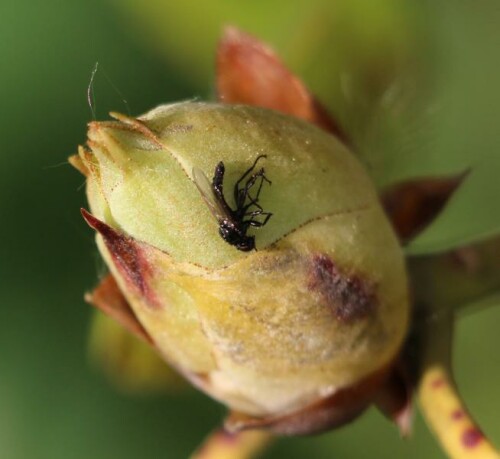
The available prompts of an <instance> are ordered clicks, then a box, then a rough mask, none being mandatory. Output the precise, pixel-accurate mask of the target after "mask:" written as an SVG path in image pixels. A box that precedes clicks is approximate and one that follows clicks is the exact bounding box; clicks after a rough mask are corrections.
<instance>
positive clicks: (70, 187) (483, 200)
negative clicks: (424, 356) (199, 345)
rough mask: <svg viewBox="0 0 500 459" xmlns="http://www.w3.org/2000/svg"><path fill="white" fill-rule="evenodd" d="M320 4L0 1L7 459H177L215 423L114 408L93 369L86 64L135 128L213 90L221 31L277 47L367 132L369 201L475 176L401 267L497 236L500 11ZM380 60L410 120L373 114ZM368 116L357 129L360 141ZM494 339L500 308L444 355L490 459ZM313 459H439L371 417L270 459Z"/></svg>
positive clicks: (437, 4) (205, 414) (166, 404)
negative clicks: (415, 183) (408, 95)
mask: <svg viewBox="0 0 500 459" xmlns="http://www.w3.org/2000/svg"><path fill="white" fill-rule="evenodd" d="M331 3H332V2H326V1H325V2H321V1H319V0H318V1H316V2H305V1H303V2H300V1H296V2H289V1H288V2H285V1H280V0H272V1H270V0H268V1H266V2H261V1H255V2H241V3H236V2H234V3H233V2H226V1H223V0H213V1H207V2H199V3H196V2H181V1H180V0H179V1H177V0H175V1H173V0H172V1H168V2H167V1H160V0H151V1H149V2H134V1H132V0H126V1H118V0H115V1H114V3H113V2H99V1H97V0H87V1H84V0H74V1H72V2H63V1H60V0H46V1H45V2H40V1H34V2H33V1H28V0H19V1H17V2H7V1H6V0H3V2H2V3H1V4H0V17H1V18H2V27H1V28H0V38H1V39H0V56H1V57H2V63H1V72H0V95H1V97H0V100H1V103H2V110H1V115H0V117H1V123H0V134H1V135H0V206H1V207H0V221H1V225H0V232H1V241H2V244H1V247H2V248H1V252H0V254H1V258H0V260H1V261H0V457H1V458H5V459H18V458H19V459H32V458H33V459H45V458H47V459H49V458H50V459H58V458H72V459H73V458H75V459H78V458H87V457H92V458H94V459H100V458H103V459H104V458H113V457H120V458H121V459H129V458H130V459H132V458H137V457H147V458H154V459H156V458H158V459H159V458H169V459H170V458H184V457H187V456H188V454H189V452H191V451H192V450H193V449H194V448H195V446H196V445H198V444H199V443H200V441H201V439H202V437H203V436H204V435H205V434H206V433H207V432H208V431H209V430H210V429H211V428H212V427H213V426H215V425H216V424H217V423H218V422H219V421H220V419H221V418H222V416H223V413H224V410H223V409H222V408H221V407H220V406H219V405H217V404H216V403H215V402H212V401H210V400H209V399H207V398H206V397H205V396H203V395H201V394H198V393H196V392H195V391H188V392H186V393H184V394H180V395H179V394H172V395H169V394H165V395H161V396H158V395H157V396H140V397H139V396H130V395H126V394H123V393H120V392H118V391H117V390H116V389H115V388H114V387H112V386H110V384H109V383H108V382H107V380H106V379H105V378H104V377H103V375H102V374H101V373H100V372H99V371H97V370H95V369H93V368H92V367H91V366H90V365H89V363H88V360H87V355H86V352H87V351H86V341H87V332H88V327H89V318H90V311H89V308H88V306H87V305H86V304H85V303H84V302H83V299H82V294H83V291H84V290H85V289H90V288H91V287H92V286H93V285H94V283H95V280H96V277H97V274H98V273H101V272H102V270H103V266H102V263H101V262H100V261H99V258H98V255H97V252H96V249H95V248H94V244H93V235H92V233H91V231H90V230H89V229H88V228H87V227H86V226H85V224H84V223H83V221H82V219H81V217H80V214H79V208H80V207H81V206H84V205H85V200H84V193H83V188H82V185H83V179H82V177H81V176H80V175H79V174H78V173H77V172H75V171H74V170H72V168H71V167H69V166H68V165H67V163H66V157H67V156H68V155H69V154H71V153H73V152H75V150H76V146H77V144H78V143H82V142H83V141H84V139H85V130H86V128H85V125H86V123H87V122H88V121H90V120H91V119H92V116H93V115H92V113H91V110H90V109H89V106H88V104H87V87H88V85H89V80H90V74H91V71H92V69H93V68H94V66H95V63H96V62H97V61H98V62H99V70H98V72H97V74H96V78H95V82H94V83H95V84H94V90H95V100H96V106H95V111H96V117H97V118H98V119H102V118H105V117H106V116H107V112H108V111H110V110H118V111H122V112H127V111H128V110H130V112H131V113H132V114H138V113H141V112H143V111H146V110H147V109H149V108H151V107H152V106H154V105H157V104H159V103H163V102H169V101H175V100H179V99H186V98H192V97H201V98H205V97H207V96H209V95H210V94H211V91H212V80H213V78H212V77H213V75H212V66H211V65H212V64H211V62H212V60H213V51H214V48H215V43H216V39H217V36H218V34H219V31H220V28H221V26H222V25H224V24H226V23H233V24H236V25H238V26H241V27H243V28H244V29H246V30H248V31H250V32H252V33H255V34H256V35H258V36H260V37H261V38H263V39H265V40H267V41H269V42H271V43H273V44H274V45H275V46H276V48H277V49H278V50H279V52H280V53H281V54H282V55H283V56H284V58H285V60H286V61H287V62H288V63H289V64H290V65H291V66H292V67H293V68H294V70H295V71H297V72H298V73H300V74H301V75H303V76H304V79H305V80H306V81H307V82H308V84H309V86H310V87H311V88H312V89H313V90H315V92H317V93H318V94H319V95H320V96H321V97H322V98H323V100H325V101H326V103H327V104H328V105H329V106H330V107H331V108H332V110H333V111H334V112H335V113H337V115H338V116H339V117H340V118H341V119H343V121H344V122H345V123H346V124H347V125H349V126H350V127H351V129H352V130H353V131H354V132H359V133H360V141H359V142H360V146H361V151H362V153H363V154H364V155H365V156H366V157H367V158H368V160H367V161H368V163H369V166H370V167H371V169H372V172H373V174H374V177H375V179H376V180H377V182H378V183H379V184H386V183H390V182H391V181H393V180H395V179H398V178H403V177H410V176H415V175H421V174H424V173H438V172H440V173H442V172H457V171H461V170H464V169H465V168H469V167H473V172H472V174H471V176H470V180H469V181H468V182H467V183H466V186H465V187H464V189H463V190H462V191H461V192H460V194H459V195H457V196H456V198H455V199H454V200H453V202H452V203H451V205H450V207H449V208H448V210H447V212H446V214H444V215H443V217H442V218H441V220H440V221H439V222H437V224H436V225H434V226H433V227H432V228H431V229H430V230H429V231H428V232H427V233H425V234H423V235H422V236H421V238H419V239H418V240H417V241H416V242H415V244H414V245H413V246H412V247H411V248H410V250H411V251H413V252H418V253H425V252H429V251H435V250H442V249H444V248H447V247H449V246H453V245H456V244H459V243H465V242H469V241H471V240H474V238H476V237H478V236H486V235H491V234H495V233H498V231H499V229H500V204H499V203H500V199H499V198H500V180H498V177H499V173H500V149H499V146H500V145H499V143H500V141H499V140H500V135H499V131H498V126H497V124H498V121H499V120H500V89H499V88H498V81H500V78H499V77H500V59H498V49H500V47H499V45H500V32H499V30H500V28H499V25H500V8H499V7H498V3H497V2H495V1H493V0H491V1H489V0H482V1H479V2H465V1H457V2H453V5H451V6H450V5H449V4H448V2H444V1H443V2H441V1H433V2H430V1H429V2H427V4H426V2H421V3H422V5H421V7H419V8H417V7H416V6H415V5H414V3H415V2H409V1H407V2H404V1H403V2H396V1H395V0H394V1H391V0H387V1H385V0H384V1H382V0H381V1H379V2H373V1H370V0H356V1H347V0H346V1H340V0H339V1H338V2H336V3H335V4H334V6H332V5H331ZM387 56H389V57H390V59H389V60H387V61H384V59H386V58H387ZM408 56H410V58H408ZM372 58H373V59H372ZM378 58H380V60H379V61H377V59H378ZM374 62H375V64H376V66H378V65H380V68H381V69H382V71H380V69H378V70H377V75H378V77H379V80H376V81H379V82H380V81H381V82H382V83H387V81H389V80H390V78H391V76H393V75H399V73H398V72H399V71H400V70H401V69H402V70H401V72H403V73H402V74H405V73H404V72H408V73H409V74H410V75H411V74H412V72H416V71H417V70H415V69H419V70H418V71H419V72H420V71H422V69H423V71H422V72H423V73H422V75H421V78H422V80H420V81H426V82H427V83H426V86H425V91H424V92H423V93H422V92H420V89H419V91H418V92H417V96H415V99H414V101H416V102H417V103H416V105H408V107H410V108H408V109H405V110H404V111H403V112H402V115H401V116H400V117H397V120H399V121H398V122H394V118H391V117H390V116H386V113H385V112H384V111H383V110H382V111H381V112H380V113H379V112H378V111H377V110H378V109H377V110H374V109H373V106H375V105H376V104H375V101H376V96H377V94H378V93H377V90H378V87H377V86H376V85H375V89H373V87H370V88H371V89H370V88H367V86H366V85H364V83H363V81H358V80H357V74H358V73H357V72H361V71H366V69H370V68H372V67H371V66H372V65H375V64H374ZM394 62H396V63H397V65H394V66H392V67H391V65H392V64H391V63H394ZM380 63H382V64H380ZM344 70H347V71H348V72H351V75H353V83H352V84H353V88H354V94H355V102H352V100H351V103H348V102H346V100H345V98H344V96H343V92H342V84H341V83H342V82H341V81H340V78H339V77H338V75H339V72H342V71H344ZM419 77H420V74H419ZM382 83H381V86H383V84H382ZM405 87H406V86H404V85H403V88H405ZM371 90H373V91H372V92H370V91H371ZM402 97H405V96H404V95H403V96H402ZM123 98H125V99H126V101H127V103H125V102H124V101H123ZM427 101H429V104H431V103H432V104H433V103H434V102H436V101H437V102H436V103H438V105H439V109H440V110H438V115H433V117H431V118H430V120H429V119H428V118H427V117H426V116H423V115H422V116H421V114H422V113H424V112H425V107H426V104H427ZM412 107H419V109H418V110H420V111H417V110H415V113H414V110H413V108H412ZM422 107H423V108H422ZM367 119H370V120H372V124H371V126H372V127H371V129H370V130H368V131H369V132H366V131H364V130H363V129H362V128H361V127H360V126H364V125H365V123H366V120H367ZM409 125H411V126H416V128H411V129H410V128H407V126H409ZM380 133H382V134H383V135H381V134H380ZM390 133H394V136H391V135H390ZM410 134H411V136H410ZM398 136H400V137H398ZM407 136H410V137H407ZM403 146H405V147H404V148H403ZM370 155H371V156H370ZM166 224H168V222H166ZM499 256H500V254H499ZM498 324H500V310H499V309H494V308H492V309H488V310H485V311H481V312H480V313H478V314H474V315H467V316H465V317H464V319H463V320H462V321H461V322H460V325H459V327H458V331H457V346H456V367H457V378H458V382H459V384H460V385H461V387H462V390H463V392H464V395H465V397H466V399H467V400H468V401H469V403H470V408H471V410H472V412H474V413H475V414H476V415H477V417H478V419H479V421H480V422H481V423H482V425H483V426H484V428H485V430H486V432H487V433H488V434H489V435H490V436H491V437H492V438H493V440H494V441H496V443H497V444H499V443H500V418H499V415H498V412H499V411H500V410H499V408H500V396H499V392H498V387H500V365H499V364H498V362H499V360H498V351H497V349H498V343H499V341H498ZM306 455H307V456H309V457H314V458H327V457H342V458H346V459H347V458H362V457H372V458H376V457H380V458H385V457H407V458H422V457H425V458H436V459H437V458H442V457H443V454H442V453H441V452H440V451H439V449H438V448H437V446H436V444H435V443H434V441H433V440H432V439H431V437H430V434H429V433H428V432H427V430H426V428H425V426H424V424H423V422H422V421H421V419H420V418H419V417H418V416H417V418H416V425H415V432H414V436H413V438H412V439H411V440H409V441H401V440H400V439H399V438H398V433H397V432H396V430H395V428H393V427H392V426H391V425H390V424H389V423H388V422H386V421H385V420H384V419H383V418H382V417H381V416H380V415H379V414H378V413H376V412H375V411H373V410H372V411H370V412H368V413H367V415H365V416H364V417H363V418H362V419H360V420H359V421H357V422H356V423H354V424H353V425H352V426H350V427H348V428H344V429H341V430H339V431H337V432H332V433H328V434H325V435H322V436H320V437H315V438H302V439H287V440H283V441H281V442H279V443H278V444H277V445H276V446H274V447H273V448H272V449H271V450H270V451H269V452H268V454H267V456H266V457H287V458H301V457H304V456H306Z"/></svg>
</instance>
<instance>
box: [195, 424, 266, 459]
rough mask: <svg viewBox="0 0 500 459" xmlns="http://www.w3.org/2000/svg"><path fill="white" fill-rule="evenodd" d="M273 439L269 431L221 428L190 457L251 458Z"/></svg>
mask: <svg viewBox="0 0 500 459" xmlns="http://www.w3.org/2000/svg"><path fill="white" fill-rule="evenodd" d="M272 439H273V436H272V435H271V434H270V433H269V432H266V431H261V430H248V431H244V432H239V433H237V434H229V433H227V432H226V431H225V430H223V429H219V430H216V431H214V432H212V433H211V434H210V435H209V436H208V437H207V439H206V440H205V442H204V443H203V445H202V446H201V447H200V448H199V449H198V450H197V451H196V452H195V453H194V454H193V455H192V456H191V458H190V459H251V458H254V457H256V456H257V455H258V454H260V453H261V452H262V451H263V450H264V449H265V448H266V447H267V446H268V445H269V443H270V442H271V440H272Z"/></svg>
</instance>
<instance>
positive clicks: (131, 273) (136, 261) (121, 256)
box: [81, 209, 156, 305]
mask: <svg viewBox="0 0 500 459" xmlns="http://www.w3.org/2000/svg"><path fill="white" fill-rule="evenodd" d="M81 212H82V216H83V218H84V219H85V221H86V222H87V224H88V225H89V226H90V227H91V228H93V229H94V230H96V231H97V232H98V233H99V234H100V235H101V236H102V238H103V240H104V243H105V244H106V247H107V249H108V250H109V252H110V254H111V257H112V259H113V262H114V264H115V265H116V267H117V269H118V270H119V271H120V273H121V274H122V276H123V277H124V279H125V280H126V282H127V283H130V284H132V285H133V286H134V287H135V289H136V290H137V291H138V293H139V294H140V295H141V296H143V297H144V298H145V299H146V300H147V303H148V304H151V305H155V303H156V301H155V296H154V294H153V293H152V292H151V290H150V288H149V286H148V283H147V280H146V276H147V275H148V271H149V269H150V268H149V266H148V264H147V262H146V260H145V259H144V256H143V255H142V254H141V250H140V248H139V246H138V244H137V243H136V242H135V241H134V240H133V239H131V238H129V237H127V236H124V235H122V234H120V233H118V232H117V231H115V230H114V229H113V228H111V227H110V226H108V225H107V224H106V223H104V222H102V221H101V220H99V219H97V218H95V217H94V216H93V215H92V214H90V213H89V212H87V211H86V210H85V209H81Z"/></svg>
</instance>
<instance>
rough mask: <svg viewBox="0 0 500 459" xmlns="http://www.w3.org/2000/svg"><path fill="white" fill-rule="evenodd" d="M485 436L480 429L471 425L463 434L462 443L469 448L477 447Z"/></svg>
mask: <svg viewBox="0 0 500 459" xmlns="http://www.w3.org/2000/svg"><path fill="white" fill-rule="evenodd" d="M483 438H484V435H483V433H482V432H481V431H480V430H479V429H477V428H475V427H470V428H469V429H467V430H466V431H465V432H464V433H463V434H462V445H463V446H464V447H465V448H467V449H471V448H475V447H476V446H477V445H478V444H479V443H481V441H482V440H483Z"/></svg>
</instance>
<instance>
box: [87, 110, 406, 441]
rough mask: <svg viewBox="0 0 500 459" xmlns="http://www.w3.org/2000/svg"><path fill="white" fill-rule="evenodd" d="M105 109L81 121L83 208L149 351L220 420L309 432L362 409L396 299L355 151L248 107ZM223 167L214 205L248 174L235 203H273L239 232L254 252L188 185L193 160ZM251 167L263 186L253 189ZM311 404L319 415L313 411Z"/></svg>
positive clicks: (401, 296)
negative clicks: (215, 408) (225, 412)
mask: <svg viewBox="0 0 500 459" xmlns="http://www.w3.org/2000/svg"><path fill="white" fill-rule="evenodd" d="M113 117H114V118H116V121H110V122H92V123H90V127H89V133H88V142H87V145H88V148H87V147H85V148H83V147H82V148H80V152H79V154H80V159H79V160H78V165H79V168H80V169H81V170H84V171H85V173H86V175H87V193H88V199H89V204H90V209H91V213H88V212H86V211H83V213H84V217H85V219H86V220H87V222H88V223H89V225H90V226H91V227H93V228H94V229H95V230H96V231H97V233H98V235H97V243H98V246H99V249H100V251H101V253H102V255H103V257H104V259H105V261H106V263H107V264H108V266H109V268H110V270H111V272H112V274H113V275H114V276H115V278H116V280H117V282H118V284H119V286H120V288H121V290H122V292H123V293H124V295H125V296H126V298H127V300H128V301H129V303H130V305H131V307H132V309H133V311H134V313H135V315H136V316H137V318H138V320H139V321H140V323H141V324H142V326H143V327H144V329H145V330H146V331H147V333H148V334H149V335H150V336H151V338H152V340H153V341H154V344H155V346H156V348H157V349H158V351H159V352H160V353H161V354H162V356H163V357H164V358H165V359H166V360H167V361H168V362H169V363H170V364H171V365H172V366H174V367H175V368H177V369H178V370H179V372H181V373H182V374H183V375H184V376H185V377H186V378H188V379H189V380H190V381H191V382H192V383H194V384H195V385H197V386H198V387H200V388H201V389H203V390H204V391H206V392H207V393H209V394H210V395H211V396H213V397H215V398H216V399H219V400H221V401H222V402H224V403H225V404H226V405H228V406H229V407H230V408H231V409H232V410H233V411H236V412H239V413H241V415H240V416H239V418H238V420H237V421H235V422H234V424H233V427H234V428H244V427H245V426H247V425H252V422H254V421H255V419H257V420H266V422H267V424H266V426H269V427H271V428H273V425H275V426H277V425H278V424H279V426H278V427H276V430H278V431H282V432H285V433H308V432H313V431H318V430H321V429H324V428H326V427H329V426H331V425H334V424H338V423H339V422H344V421H345V420H347V419H349V418H352V417H353V416H354V415H355V414H357V413H358V412H360V411H361V410H362V409H363V408H364V407H365V406H366V404H367V403H369V401H370V397H371V396H372V395H373V393H374V391H375V390H376V388H377V387H378V386H379V385H380V384H381V383H382V382H383V379H384V375H385V374H386V373H387V369H388V368H389V367H390V366H391V363H392V362H393V361H394V359H395V358H396V356H397V354H398V351H399V349H400V347H401V344H402V341H403V339H404V337H405V334H406V331H407V324H408V309H409V308H408V298H407V280H406V272H405V267H404V261H403V255H402V251H401V248H400V246H399V244H398V241H397V239H396V237H395V236H394V234H393V232H392V229H391V227H390V224H389V223H388V221H387V220H386V217H385V215H384V213H383V211H382V209H381V207H380V205H379V202H378V197H377V194H376V191H375V189H374V187H373V185H372V183H371V181H370V179H369V177H368V176H367V174H366V172H365V171H364V170H363V168H362V166H361V165H360V163H359V162H358V161H357V159H356V158H355V157H354V155H353V154H352V153H351V152H350V151H348V150H347V149H346V147H345V146H344V145H343V144H342V143H341V142H340V141H338V140H337V139H336V138H334V137H333V136H331V135H329V134H327V133H325V132H323V131H322V130H320V129H318V128H316V127H314V126H312V125H310V124H308V123H305V122H303V121H300V120H297V119H294V118H290V117H287V116H285V115H281V114H279V113H276V112H272V111H268V110H264V109H260V108H255V107H246V106H238V105H218V104H208V103H191V102H187V103H179V104H173V105H165V106H160V107H158V108H156V109H154V110H152V111H150V112H148V113H146V114H145V115H143V116H141V117H139V118H137V119H134V118H130V117H126V116H123V115H118V114H113ZM261 155H264V156H265V157H263V158H260V159H259V160H258V163H257V164H256V165H255V168H254V169H251V167H252V165H253V164H254V163H255V161H256V159H257V158H258V157H259V156H261ZM221 162H222V163H223V165H224V167H225V174H224V177H223V185H224V190H225V192H224V198H225V200H226V201H227V204H228V207H229V208H231V209H232V210H233V211H234V210H235V209H236V208H237V207H238V203H237V202H235V199H237V198H238V196H233V187H234V186H235V185H236V184H237V182H238V180H239V179H240V178H241V177H242V175H243V174H244V173H245V171H249V173H248V174H247V175H246V176H245V177H244V180H242V181H241V182H240V183H239V185H240V188H241V187H243V186H244V185H245V184H246V185H248V186H249V188H251V189H250V194H249V196H246V195H245V197H246V199H247V200H246V201H245V202H246V203H247V204H251V200H252V199H253V200H256V193H257V192H258V191H259V193H258V205H259V206H260V207H259V208H260V209H261V210H262V212H266V213H267V212H269V213H272V216H271V217H270V218H269V219H268V221H267V222H266V224H265V225H262V226H261V227H253V226H249V227H248V228H245V232H248V235H251V236H253V237H254V238H255V247H256V250H253V251H243V250H238V248H237V247H236V246H235V245H234V244H233V245H232V244H230V243H228V242H227V240H224V239H223V238H222V237H221V235H220V233H219V229H220V226H221V219H220V218H219V219H217V218H216V217H217V215H215V216H214V212H213V209H211V208H210V205H207V196H204V195H203V194H202V193H200V186H199V184H198V183H196V177H195V175H196V172H195V173H194V174H193V170H194V171H201V173H203V174H204V175H206V176H207V177H208V178H209V179H211V178H212V176H213V175H214V170H215V168H216V166H217V165H218V164H219V163H221ZM261 168H263V169H264V170H265V177H266V178H268V179H269V181H271V182H272V184H269V183H267V182H265V181H263V182H262V183H260V178H259V177H260V176H258V172H259V171H260V169H261ZM252 174H257V176H258V177H257V178H256V179H255V180H254V182H253V183H251V184H250V185H249V182H248V180H249V179H251V178H252ZM259 187H260V189H259V190H258V188H259ZM236 194H237V193H236ZM212 198H213V196H212ZM208 200H210V198H209V199H208ZM208 204H210V203H208ZM256 209H258V208H257V207H256V206H255V205H253V206H249V209H248V211H249V212H250V211H254V212H255V211H256ZM231 215H232V216H233V218H236V217H235V214H234V213H233V214H231ZM261 216H262V215H261ZM241 218H242V219H243V218H245V219H247V220H248V219H254V220H256V221H260V222H262V219H261V220H259V212H257V214H256V216H255V217H252V216H248V215H247V216H244V217H241ZM351 389H353V390H354V393H356V394H357V395H356V397H354V400H351V401H348V402H346V401H345V400H346V397H345V396H343V395H342V397H340V395H341V394H346V393H348V392H349V390H351ZM356 391H358V392H359V393H358V392H356ZM349 398H353V397H347V399H349ZM332 401H333V402H332ZM319 406H321V407H322V408H321V409H322V410H323V411H321V409H320V412H324V411H325V409H326V408H325V406H328V407H329V408H328V409H327V411H328V413H329V414H328V413H327V414H328V415H325V416H323V415H321V414H318V415H317V416H316V418H317V419H316V418H315V417H314V413H315V412H316V413H318V410H317V409H316V408H315V407H319ZM339 406H340V408H339ZM339 410H340V411H342V413H340V414H339ZM300 413H302V414H303V415H302V416H301V415H300ZM304 413H305V414H304ZM284 419H288V420H291V421H290V422H288V421H286V422H281V421H283V420H284ZM314 419H316V420H314ZM325 419H326V420H325ZM269 420H274V421H269ZM278 420H281V421H280V422H281V424H280V422H278ZM275 421H276V422H275ZM254 423H255V422H254ZM255 425H258V423H257V424H255ZM263 425H264V424H263Z"/></svg>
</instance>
